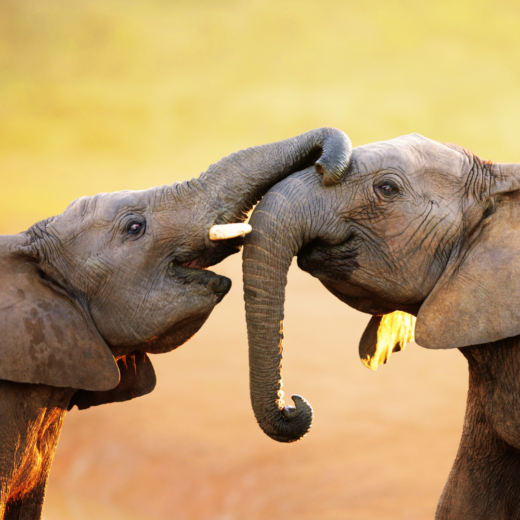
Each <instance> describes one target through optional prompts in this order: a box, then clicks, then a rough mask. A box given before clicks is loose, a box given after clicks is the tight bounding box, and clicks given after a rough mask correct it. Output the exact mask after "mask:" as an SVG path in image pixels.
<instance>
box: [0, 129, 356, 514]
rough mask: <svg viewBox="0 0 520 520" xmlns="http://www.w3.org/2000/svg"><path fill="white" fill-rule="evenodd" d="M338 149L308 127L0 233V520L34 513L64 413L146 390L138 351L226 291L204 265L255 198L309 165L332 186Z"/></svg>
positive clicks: (198, 319) (181, 329)
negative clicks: (188, 176)
mask: <svg viewBox="0 0 520 520" xmlns="http://www.w3.org/2000/svg"><path fill="white" fill-rule="evenodd" d="M350 152H351V146H350V142H349V141H348V138H347V137H346V136H345V134H343V133H342V132H340V131H338V130H334V129H326V128H325V129H320V130H314V131H311V132H308V133H306V134H303V135H301V136H298V137H295V138H293V139H288V140H286V141H281V142H278V143H273V144H269V145H264V146H259V147H256V148H250V149H248V150H244V151H241V152H238V153H236V154H232V155H230V156H229V157H226V158H224V159H222V160H221V161H220V162H218V163H217V164H214V165H212V166H211V167H210V168H209V169H208V171H207V172H205V173H203V174H202V175H201V176H200V177H199V178H198V179H194V180H191V181H189V182H183V183H180V184H174V185H173V186H163V187H158V188H151V189H149V190H146V191H138V192H130V191H123V192H117V193H111V194H99V195H96V196H94V197H83V198H81V199H79V200H77V201H75V202H73V203H72V204H71V205H70V206H69V207H68V208H67V209H66V210H65V211H64V212H63V213H62V214H61V215H58V216H56V217H51V218H49V219H47V220H44V221H42V222H38V223H37V224H35V225H34V226H32V227H31V228H30V229H29V230H27V231H26V232H24V233H20V234H18V235H12V236H7V235H6V236H1V237H0V266H1V272H2V277H1V278H0V294H1V303H0V327H1V336H0V337H1V353H2V363H1V364H0V419H1V431H0V484H1V490H0V518H5V519H12V520H14V519H17V520H21V519H31V520H33V519H35V518H39V517H40V514H41V508H42V504H43V498H44V492H45V486H46V482H47V478H48V475H49V471H50V466H51V463H52V458H53V455H54V451H55V448H56V445H57V442H58V437H59V434H60V430H61V426H62V423H63V420H64V417H65V414H66V411H67V410H68V409H70V408H71V407H72V406H74V405H77V407H78V408H79V409H85V408H88V407H90V406H94V405H100V404H104V403H110V402H115V401H126V400H129V399H132V398H134V397H138V396H140V395H143V394H146V393H148V392H151V391H152V390H153V388H154V386H155V373H154V370H153V367H152V365H151V363H150V360H149V358H148V357H147V354H149V353H151V354H158V353H163V352H169V351H171V350H173V349H175V348H177V347H178V346H179V345H181V344H183V343H184V342H185V341H187V340H188V339H189V338H190V337H191V336H192V335H193V334H195V332H197V331H198V329H199V328H200V327H201V326H202V325H203V323H204V322H205V320H206V319H207V318H208V316H209V314H210V313H211V311H212V310H213V308H214V306H215V305H216V304H217V303H219V302H220V301H221V300H222V298H223V297H224V295H225V294H226V293H227V292H228V291H229V289H230V287H231V281H230V280H229V279H227V278H225V277H223V276H217V275H216V274H214V273H212V272H210V271H207V270H205V268H206V267H209V266H211V265H214V264H216V263H217V262H219V261H221V260H222V259H224V258H225V257H226V256H228V255H230V254H233V253H236V252H237V251H238V250H239V246H241V244H242V240H243V238H242V237H241V235H242V234H243V233H244V232H245V231H246V230H245V229H243V226H247V225H244V224H242V225H241V224H240V222H243V221H244V220H245V218H246V215H247V213H248V211H249V210H250V209H251V208H252V207H253V205H254V204H255V203H256V202H257V201H258V199H259V198H260V197H261V196H262V195H263V194H264V193H265V192H266V191H267V190H268V189H269V188H270V187H271V186H272V185H273V184H275V183H276V182H277V181H279V180H281V179H283V178H284V177H286V176H287V175H289V174H291V173H292V172H294V171H297V170H298V169H300V168H302V167H305V166H308V165H310V164H314V163H315V161H317V162H316V169H317V170H319V171H320V172H321V174H322V175H323V181H324V183H326V184H333V183H334V182H337V181H338V180H339V178H340V177H341V174H342V172H344V171H346V168H347V165H348V160H347V159H348V157H349V155H350ZM320 155H321V157H320ZM318 159H319V160H318ZM237 223H238V224H237ZM237 225H238V227H239V229H238V230H236V229H235V227H236V226H237ZM241 226H242V227H241ZM229 230H231V232H229Z"/></svg>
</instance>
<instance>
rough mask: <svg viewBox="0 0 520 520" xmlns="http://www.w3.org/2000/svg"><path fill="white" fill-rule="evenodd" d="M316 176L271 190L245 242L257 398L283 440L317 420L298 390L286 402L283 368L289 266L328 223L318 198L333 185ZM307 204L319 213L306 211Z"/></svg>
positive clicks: (268, 426)
mask: <svg viewBox="0 0 520 520" xmlns="http://www.w3.org/2000/svg"><path fill="white" fill-rule="evenodd" d="M313 177H314V179H312V178H313ZM315 177H316V174H315V172H313V170H312V169H310V168H309V169H307V170H306V171H304V172H301V173H299V174H297V175H295V176H293V177H291V178H289V179H287V180H286V181H284V182H283V183H280V184H279V185H277V186H276V187H275V188H274V189H273V190H271V191H270V192H269V193H268V194H267V195H265V196H264V198H263V199H262V201H261V202H260V204H259V205H258V206H257V208H256V209H255V211H254V213H253V215H252V217H251V220H250V223H251V225H252V226H253V231H252V233H251V234H250V235H248V237H247V238H246V240H245V243H244V257H243V270H244V298H245V302H246V318H247V332H248V340H249V367H250V391H251V402H252V405H253V411H254V413H255V417H256V420H257V421H258V424H259V425H260V427H261V428H262V430H263V431H264V432H265V433H266V434H267V435H269V437H271V438H273V439H275V440H277V441H280V442H293V441H296V440H298V439H300V438H301V437H303V436H304V435H305V434H306V433H307V432H308V431H309V428H310V427H311V423H312V408H311V407H310V405H309V403H307V401H305V399H303V398H302V397H300V396H298V395H293V396H292V397H293V401H294V402H295V404H296V407H295V408H294V407H288V406H285V403H284V401H283V392H282V376H281V369H282V340H283V319H284V300H285V286H286V285H287V272H288V270H289V267H290V265H291V261H292V259H293V257H294V256H295V255H296V254H297V253H298V251H299V250H300V249H301V248H302V247H303V246H304V245H305V244H307V243H309V242H310V241H312V240H314V239H315V238H317V236H318V232H319V230H320V228H321V227H322V226H325V227H326V226H327V222H326V216H324V215H322V214H320V211H323V210H325V211H327V210H326V209H325V206H324V204H322V203H321V204H320V203H319V200H318V199H319V196H320V191H321V190H329V189H333V188H323V187H322V186H320V184H321V182H320V181H319V179H316V178H315ZM317 188H321V190H320V189H317ZM309 197H312V198H313V200H309ZM304 207H305V208H311V211H312V212H313V213H315V214H310V213H309V210H308V209H307V210H306V211H305V212H302V211H301V208H304Z"/></svg>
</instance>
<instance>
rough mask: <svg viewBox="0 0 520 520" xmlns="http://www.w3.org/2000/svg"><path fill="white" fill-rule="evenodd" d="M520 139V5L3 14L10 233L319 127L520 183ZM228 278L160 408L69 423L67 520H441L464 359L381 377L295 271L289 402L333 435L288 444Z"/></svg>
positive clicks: (423, 362) (60, 496)
mask: <svg viewBox="0 0 520 520" xmlns="http://www.w3.org/2000/svg"><path fill="white" fill-rule="evenodd" d="M519 116H520V3H519V2H517V1H513V0H508V1H506V0H495V1H494V2H490V1H482V0H477V1H475V0H473V1H469V0H449V1H448V0H436V1H433V2H418V1H411V0H408V1H405V0H397V1H383V0H363V1H361V0H358V1H350V0H343V1H338V0H321V1H320V2H312V1H306V0H299V1H296V0H278V1H275V0H262V1H259V0H248V1H245V0H244V1H237V0H212V1H210V0H191V1H185V0H170V1H167V0H162V1H159V0H146V1H145V0H124V1H123V0H81V1H76V2H72V1H70V0H0V233H16V232H19V231H22V230H25V229H27V228H28V227H29V226H30V225H32V224H33V223H34V222H36V221H38V220H40V219H43V218H46V217H48V216H51V215H54V214H57V213H60V212H61V211H63V209H64V208H65V207H66V206H67V205H68V204H69V203H70V202H71V201H72V200H74V199H76V198H78V197H80V196H83V195H92V194H95V193H98V192H101V191H114V190H121V189H142V188H148V187H150V186H154V185H160V184H171V183H173V182H174V181H179V180H183V179H186V178H190V177H195V176H197V175H198V174H199V173H200V172H201V171H204V170H205V169H206V168H207V167H208V165H209V164H211V163H212V162H215V161H217V160H218V159H220V158H221V157H222V156H224V155H228V154H229V153H231V152H234V151H236V150H238V149H241V148H245V147H248V146H252V145H257V144H261V143H266V142H271V141H275V140H279V139H283V138H287V137H291V136H293V135H296V134H299V133H303V132H305V131H307V130H310V129H312V128H315V127H320V126H335V127H338V128H341V129H342V130H344V131H345V132H347V133H348V134H349V136H350V137H351V139H352V142H353V144H354V146H356V145H361V144H365V143H368V142H372V141H377V140H384V139H389V138H392V137H396V136H398V135H402V134H405V133H409V132H419V133H422V134H423V135H426V136H427V137H430V138H433V139H437V140H440V141H447V142H455V143H458V144H461V145H463V146H465V147H467V148H469V149H471V150H472V151H474V152H475V153H477V154H478V155H480V156H481V157H483V158H486V159H494V160H496V161H502V162H520V150H519V146H518V142H519V140H520V124H519ZM216 270H217V272H219V273H221V274H227V275H228V276H230V277H231V278H233V280H234V282H235V285H236V286H235V287H234V289H233V290H232V292H231V293H230V295H229V296H228V297H227V298H226V299H225V300H224V302H223V303H222V304H221V305H219V306H218V307H217V309H216V310H215V312H214V314H213V315H212V316H211V318H210V319H209V320H208V323H207V324H206V325H205V326H204V328H203V330H202V331H201V332H200V333H198V334H197V335H196V336H195V338H194V339H193V340H191V341H190V342H189V344H188V345H186V346H185V347H183V348H181V349H179V351H176V352H175V353H171V354H168V355H167V356H154V359H153V363H154V366H155V367H156V371H157V374H158V386H157V388H156V390H155V391H154V392H153V393H152V394H150V395H149V396H145V397H142V398H139V399H137V400H136V401H133V402H131V403H123V404H114V405H110V406H108V407H99V408H97V409H93V410H87V411H85V412H77V411H74V412H72V413H70V414H69V415H68V417H67V420H66V422H65V427H64V431H63V434H62V439H61V441H60V445H59V448H58V453H57V456H56V460H55V464H54V467H53V471H52V472H51V479H50V487H49V492H48V496H47V501H46V507H45V518H47V519H54V520H62V519H63V520H64V519H67V520H70V519H74V520H84V519H87V518H101V519H103V518H107V519H108V518H110V519H119V518H121V519H125V520H129V519H132V520H144V519H153V520H156V519H159V520H162V519H165V520H166V519H172V518H174V519H175V520H184V519H186V520H256V519H258V520H264V519H267V518H269V519H270V520H274V519H278V518H283V519H284V520H315V519H316V518H319V519H320V520H338V519H344V518H349V520H366V519H367V518H370V519H372V518H377V519H378V520H408V519H409V520H419V519H426V518H433V515H434V511H435V504H436V501H437V499H438V497H439V495H440V493H441V490H442V487H443V484H444V482H445V480H446V478H447V475H448V472H449V468H450V466H451V463H452V461H453V459H454V456H455V453H456V449H457V445H458V440H459V438H460V433H461V427H462V418H463V410H464V403H465V390H466V384H467V383H466V381H467V373H466V368H465V363H464V362H463V360H462V356H461V355H460V354H459V353H458V352H457V351H450V352H441V353H432V352H430V351H425V350H423V349H418V348H417V347H415V346H409V347H408V348H407V350H406V351H405V352H404V353H402V354H399V355H398V356H395V357H394V356H393V357H392V360H391V364H390V365H389V366H388V367H381V368H380V369H379V370H378V372H377V373H371V372H369V371H368V370H366V369H365V368H364V367H363V366H362V365H361V363H359V359H358V357H357V342H358V341H359V338H360V336H361V334H362V331H363V328H364V326H365V324H366V322H367V321H368V317H367V316H366V315H361V314H359V313H357V312H355V311H353V310H351V309H348V308H347V307H346V306H345V305H343V304H341V303H340V302H339V301H337V300H335V299H334V298H333V297H332V296H330V295H329V294H328V293H326V292H325V291H324V290H323V288H322V287H321V286H320V285H319V284H318V283H317V282H316V281H315V280H313V279H312V278H310V277H308V276H306V275H304V274H303V273H301V272H298V271H293V270H292V271H291V273H292V274H290V281H289V288H288V300H287V311H286V323H285V330H286V335H287V339H286V351H285V355H286V358H285V362H284V381H285V382H286V386H285V389H286V390H287V391H286V395H290V393H291V392H292V390H294V391H300V390H301V391H302V393H303V394H304V395H305V397H307V398H308V399H309V400H310V401H311V402H312V403H313V405H314V408H315V424H314V426H313V429H312V432H311V434H310V435H309V436H308V438H306V439H305V440H304V441H302V442H300V443H296V444H294V445H291V446H285V445H279V444H276V443H274V442H272V441H270V440H269V439H267V438H266V437H265V436H264V435H263V434H262V433H261V432H260V431H259V429H258V427H257V426H256V423H255V421H254V418H253V414H252V412H251V410H250V405H249V396H248V388H247V354H246V336H245V326H244V319H243V302H242V297H241V293H240V258H239V257H238V255H237V256H236V258H235V257H232V258H231V259H229V261H228V260H226V261H225V262H224V263H223V264H221V265H220V266H217V269H216ZM293 345H294V346H295V347H296V345H298V348H293ZM293 384H294V385H295V386H294V387H293V386H292V385H293Z"/></svg>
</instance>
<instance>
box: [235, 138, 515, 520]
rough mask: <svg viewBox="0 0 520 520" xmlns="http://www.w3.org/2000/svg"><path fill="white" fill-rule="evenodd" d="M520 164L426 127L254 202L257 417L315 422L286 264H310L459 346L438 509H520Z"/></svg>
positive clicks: (511, 512)
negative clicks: (298, 383)
mask: <svg viewBox="0 0 520 520" xmlns="http://www.w3.org/2000/svg"><path fill="white" fill-rule="evenodd" d="M519 189H520V165H518V164H492V163H490V162H484V161H482V160H481V159H479V158H478V157H476V156H474V155H473V154H472V153H471V152H469V151H467V150H465V149H463V148H460V147H458V146H454V145H445V144H441V143H437V142H435V141H431V140H429V139H426V138H424V137H422V136H420V135H417V134H414V135H409V136H403V137H399V138H397V139H393V140H391V141H387V142H380V143H373V144H369V145H366V146H361V147H358V148H355V149H354V150H353V155H352V159H351V164H350V168H349V171H348V173H347V175H346V177H345V179H344V180H343V181H342V182H341V183H340V184H338V185H336V186H334V187H331V188H330V189H323V187H322V186H321V183H320V179H319V178H318V176H317V175H316V173H315V172H313V171H312V169H306V170H303V171H301V172H299V173H296V174H294V175H292V176H291V177H289V178H288V179H286V180H285V181H283V182H281V183H279V184H277V185H276V186H275V187H274V188H273V189H271V191H269V192H268V193H267V194H266V196H265V197H264V198H263V199H262V201H261V202H260V204H259V205H258V206H257V208H256V209H255V211H254V213H253V215H252V217H251V220H250V223H251V225H252V226H253V232H252V233H251V234H250V235H249V236H248V237H247V238H246V241H245V248H244V264H243V268H244V293H245V301H246V312H247V324H248V335H249V350H250V382H251V398H252V404H253V409H254V412H255V415H256V418H257V420H258V422H259V424H260V426H261V427H262V429H263V430H264V431H265V432H266V433H267V434H268V435H269V436H271V437H272V438H273V439H276V440H278V441H282V442H291V441H294V440H297V439H299V438H300V437H302V436H303V435H305V434H306V433H307V431H308V430H309V428H310V426H311V422H312V409H311V408H310V406H309V404H308V403H307V402H306V401H305V400H304V399H303V398H301V397H299V396H293V400H294V401H295V403H296V408H293V407H285V406H284V403H283V400H282V399H281V393H280V391H281V362H282V348H281V346H282V337H283V333H282V323H283V316H284V314H283V308H284V296H285V285H286V283H287V271H288V269H289V266H290V264H291V260H292V258H293V257H294V256H295V255H297V257H298V265H299V266H300V267H301V268H302V269H303V270H305V271H307V272H309V273H310V274H312V275H313V276H315V277H317V278H318V279H319V280H320V281H321V282H322V283H323V285H324V286H325V287H326V288H327V289H328V290H329V291H330V292H332V294H334V295H335V296H336V297H338V298H339V299H340V300H341V301H343V302H345V303H347V304H348V305H350V306H352V307H354V308H355V309H358V310H360V311H362V312H366V313H369V314H372V315H382V314H386V313H390V312H393V311H396V310H401V311H405V312H408V313H411V314H413V315H415V316H417V324H416V331H415V332H416V341H417V343H418V344H420V345H422V346H424V347H427V348H434V349H438V348H454V347H459V348H461V347H464V348H461V352H462V353H463V355H464V356H465V357H466V358H467V360H468V363H469V373H470V384H469V393H468V403H467V410H466V417H465V423H464V431H463V436H462V440H461V443H460V448H459V452H458V455H457V458H456V460H455V463H454V466H453V469H452V471H451V473H450V476H449V479H448V482H447V484H446V487H445V489H444V491H443V494H442V497H441V500H440V502H439V506H438V509H437V515H436V518H437V519H438V520H441V519H442V520H447V519H450V520H455V519H456V520H461V519H464V520H470V519H471V520H478V519H482V520H484V519H486V520H490V519H518V518H520V377H519V374H520V344H519V343H520V336H518V335H519V334H520V305H519V302H520V262H519V258H520V256H519V251H520V192H519V191H518V190H519Z"/></svg>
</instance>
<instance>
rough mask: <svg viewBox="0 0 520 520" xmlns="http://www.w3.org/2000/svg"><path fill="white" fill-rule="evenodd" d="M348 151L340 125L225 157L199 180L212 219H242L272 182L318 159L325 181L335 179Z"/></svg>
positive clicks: (326, 183)
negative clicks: (213, 212)
mask: <svg viewBox="0 0 520 520" xmlns="http://www.w3.org/2000/svg"><path fill="white" fill-rule="evenodd" d="M351 153H352V145H351V143H350V140H349V138H348V137H347V136H346V135H345V134H344V133H343V132H342V131H341V130H337V129H335V128H319V129H316V130H311V131H310V132H306V133H305V134H301V135H299V136H296V137H293V138H291V139H286V140H283V141H278V142H275V143H270V144H265V145H261V146H255V147H252V148H248V149H246V150H241V151H239V152H236V153H233V154H231V155H229V156H227V157H224V158H223V159H221V160H220V161H219V162H218V163H216V164H212V165H211V166H210V167H209V168H208V170H207V171H206V172H205V173H203V174H202V175H201V176H200V177H199V179H198V182H200V183H201V184H202V186H203V190H204V191H205V193H206V195H207V196H208V197H209V199H210V201H211V203H213V204H216V205H217V208H216V209H217V211H218V213H219V215H218V219H217V220H218V221H217V222H216V223H219V224H220V223H226V222H236V221H237V220H241V221H243V220H245V218H246V216H247V212H249V211H250V210H251V208H252V207H253V206H254V205H255V204H256V203H257V202H258V201H259V200H260V198H261V197H262V196H263V195H264V193H266V192H267V191H268V190H269V189H270V188H271V187H272V186H274V185H275V184H276V183H277V182H280V181H281V180H283V179H285V178H286V177H287V176H289V175H290V174H291V173H294V172H297V171H299V170H302V169H304V168H306V167H308V166H311V165H314V164H315V165H316V170H317V171H318V172H320V173H321V174H322V175H323V184H325V185H331V184H335V183H338V182H339V181H340V180H341V178H342V175H343V174H344V173H345V172H346V171H347V168H348V164H349V160H350V156H351ZM211 203H210V205H211Z"/></svg>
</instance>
